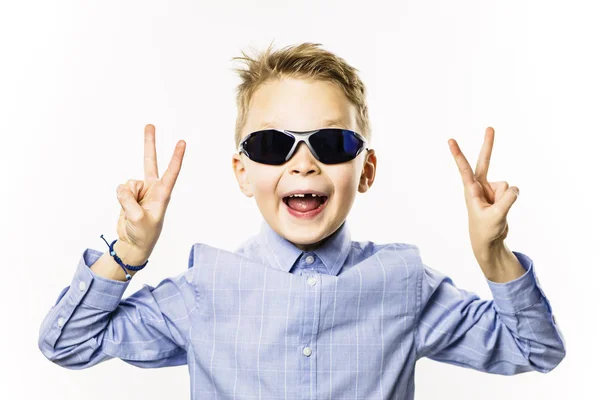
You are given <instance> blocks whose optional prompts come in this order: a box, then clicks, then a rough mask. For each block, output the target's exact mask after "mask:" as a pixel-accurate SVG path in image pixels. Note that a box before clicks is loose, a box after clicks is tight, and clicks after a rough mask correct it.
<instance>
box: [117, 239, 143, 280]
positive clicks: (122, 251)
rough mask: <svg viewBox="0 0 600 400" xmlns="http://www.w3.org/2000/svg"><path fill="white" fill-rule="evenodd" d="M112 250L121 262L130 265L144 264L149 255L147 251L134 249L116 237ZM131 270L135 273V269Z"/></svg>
mask: <svg viewBox="0 0 600 400" xmlns="http://www.w3.org/2000/svg"><path fill="white" fill-rule="evenodd" d="M113 250H114V251H115V253H117V256H119V258H120V259H121V262H122V263H123V264H125V265H131V266H133V267H137V266H139V265H142V264H144V263H145V262H146V261H147V260H148V257H149V256H150V255H149V254H148V253H147V252H144V251H141V250H139V249H136V248H134V247H132V246H131V245H129V244H128V243H127V242H123V241H122V240H121V239H118V240H117V241H116V242H115V244H114V245H113ZM128 271H129V269H128ZM131 272H134V273H135V272H136V271H131Z"/></svg>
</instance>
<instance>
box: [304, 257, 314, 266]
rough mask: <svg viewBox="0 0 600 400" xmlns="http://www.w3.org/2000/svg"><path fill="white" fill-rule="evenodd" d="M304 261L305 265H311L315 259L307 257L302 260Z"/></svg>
mask: <svg viewBox="0 0 600 400" xmlns="http://www.w3.org/2000/svg"><path fill="white" fill-rule="evenodd" d="M304 261H306V263H307V264H312V263H314V262H315V258H314V257H313V256H308V257H306V258H305V259H304Z"/></svg>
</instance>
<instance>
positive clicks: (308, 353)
mask: <svg viewBox="0 0 600 400" xmlns="http://www.w3.org/2000/svg"><path fill="white" fill-rule="evenodd" d="M302 354H304V355H305V356H306V357H308V356H310V355H311V354H312V350H311V349H310V347H308V346H307V347H305V348H303V349H302Z"/></svg>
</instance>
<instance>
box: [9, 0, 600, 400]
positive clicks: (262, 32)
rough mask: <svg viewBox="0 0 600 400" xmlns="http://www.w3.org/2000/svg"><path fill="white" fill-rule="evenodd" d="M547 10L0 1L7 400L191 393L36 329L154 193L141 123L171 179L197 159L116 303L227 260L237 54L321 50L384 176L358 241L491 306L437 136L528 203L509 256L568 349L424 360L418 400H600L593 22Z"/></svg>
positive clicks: (586, 8) (238, 199)
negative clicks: (78, 352)
mask: <svg viewBox="0 0 600 400" xmlns="http://www.w3.org/2000/svg"><path fill="white" fill-rule="evenodd" d="M595 7H596V5H595V4H594V2H593V1H589V2H579V1H571V2H568V3H567V2H548V1H514V2H513V1H510V2H507V1H493V2H480V1H475V0H473V1H452V2H449V1H442V0H440V1H394V2H389V3H378V2H374V1H370V2H366V1H362V2H358V1H327V2H321V1H320V2H291V1H282V0H272V1H266V0H265V1H252V2H249V1H219V2H217V1H210V2H209V1H173V0H170V1H135V2H134V1H85V2H80V1H55V2H44V1H35V2H33V1H22V2H3V3H2V5H0V135H1V141H0V167H1V169H0V171H1V174H2V175H1V176H2V182H1V185H0V190H1V191H2V192H1V194H0V201H1V212H2V220H1V222H0V233H1V238H0V239H1V242H0V246H1V251H2V261H1V264H0V265H1V268H2V276H3V277H2V279H1V280H0V285H1V286H0V289H1V290H0V299H1V307H2V322H1V329H0V339H1V340H0V346H1V350H2V364H1V368H2V370H1V374H0V398H2V399H33V398H36V399H65V400H70V399H73V400H74V399H81V398H86V399H88V400H93V399H106V398H111V399H114V400H117V399H123V400H124V399H149V400H151V399H164V398H168V399H187V398H189V376H188V371H187V367H185V366H180V367H174V368H162V369H140V368H136V367H134V366H131V365H128V364H126V363H124V362H122V361H121V360H118V359H112V360H109V361H106V362H104V363H101V364H99V365H97V366H95V367H93V368H90V369H86V370H78V371H74V370H67V369H63V368H61V367H59V366H57V365H54V364H52V363H51V362H50V361H48V360H47V359H45V358H44V356H43V355H42V353H41V352H40V351H39V350H38V347H37V340H38V333H39V327H40V324H41V322H42V320H43V318H44V316H45V315H46V313H47V312H48V311H49V310H50V307H51V306H52V305H53V304H54V302H55V301H56V299H57V297H58V295H59V293H60V291H61V290H62V289H63V288H64V287H66V286H67V285H68V284H69V283H70V281H71V278H72V276H73V274H74V272H75V268H76V266H77V262H78V260H79V257H80V256H81V254H82V252H83V251H84V250H85V249H86V248H88V247H89V248H94V249H97V250H102V251H105V250H106V244H105V243H104V241H103V240H102V239H101V238H100V235H101V234H104V235H105V236H106V237H107V238H108V239H107V240H109V241H110V240H113V239H114V238H116V223H117V218H118V215H119V211H120V205H119V203H118V201H117V198H116V187H117V185H118V184H120V183H124V182H125V181H127V179H143V131H144V126H145V125H146V124H148V123H152V124H154V125H155V126H156V138H157V154H158V163H159V173H160V174H161V175H162V173H163V172H164V170H165V168H166V166H167V163H168V161H169V159H170V157H171V155H172V152H173V149H174V146H175V144H176V143H177V141H178V140H179V139H184V140H185V141H186V142H187V149H186V154H185V158H184V161H183V166H182V170H181V173H180V175H179V179H178V181H177V184H176V186H175V190H174V192H173V197H172V199H171V203H170V205H169V209H168V211H167V214H166V220H165V225H164V228H163V232H162V235H161V238H160V240H159V242H158V244H157V246H156V248H155V251H154V253H153V254H152V256H151V259H150V262H149V264H148V267H147V268H146V269H145V270H144V271H143V272H141V273H139V274H138V275H136V276H135V277H134V280H133V281H132V282H131V284H130V286H129V288H128V289H127V292H126V293H125V296H129V295H131V294H132V293H133V292H135V291H137V290H139V289H140V288H141V287H142V285H143V284H149V285H152V286H155V285H156V284H158V282H160V281H161V280H162V279H163V278H165V277H168V276H174V275H177V274H179V273H180V272H182V271H184V270H185V269H186V268H187V260H188V254H189V250H190V248H191V246H192V244H193V243H196V242H201V243H207V244H210V245H213V246H218V247H221V248H224V249H228V250H233V249H234V248H235V247H236V246H237V245H238V244H239V243H241V242H242V241H243V240H245V239H246V238H247V237H248V236H249V235H252V234H254V233H256V231H257V230H258V228H259V223H260V221H261V215H260V213H259V211H258V209H257V207H256V205H255V203H254V200H253V199H248V198H246V197H245V196H243V195H242V194H241V193H240V191H239V189H238V187H237V184H236V181H235V178H234V174H233V171H232V168H231V154H232V153H233V151H234V142H233V132H234V124H235V117H236V107H235V97H234V94H235V86H236V85H237V83H238V77H237V76H236V74H235V73H234V72H233V68H234V67H240V66H241V64H240V63H238V62H233V61H232V60H231V59H232V58H233V57H235V56H241V51H242V50H244V51H246V52H251V53H252V52H253V51H254V50H263V49H264V48H266V47H267V46H268V44H269V43H271V42H272V41H273V42H274V45H275V47H276V48H281V47H283V46H287V45H292V44H299V43H302V42H316V43H322V44H323V47H324V48H326V49H328V50H330V51H333V52H334V53H336V54H338V55H339V56H341V57H343V58H345V59H346V60H347V61H348V62H349V63H350V64H352V65H353V66H355V67H356V68H358V69H359V71H360V72H359V73H360V76H361V78H362V79H363V81H364V82H365V84H366V86H367V91H368V104H369V107H370V117H371V122H372V125H373V142H372V147H373V148H375V150H376V154H377V156H378V169H377V176H376V180H375V183H374V185H373V187H372V190H370V191H369V192H368V193H366V194H359V195H358V196H357V200H356V202H355V204H354V207H353V209H352V212H351V214H350V216H349V218H348V222H349V223H350V226H351V228H352V234H353V239H354V240H371V241H374V242H378V243H382V242H405V243H413V244H416V245H418V246H419V248H420V251H421V254H422V256H423V260H424V262H426V263H427V264H428V265H430V266H433V267H434V268H436V269H439V270H441V271H443V272H445V273H447V274H449V275H450V276H451V277H452V278H453V280H454V282H455V284H456V285H457V286H459V287H461V288H465V289H468V290H472V291H475V292H477V293H478V294H479V295H480V296H481V297H482V298H491V293H490V291H489V288H488V286H487V283H486V281H485V278H484V276H483V274H482V272H481V270H480V268H479V266H478V265H477V263H476V260H475V258H474V256H473V253H472V251H471V247H470V242H469V236H468V226H467V213H466V206H465V203H464V197H463V187H462V182H461V179H460V175H459V173H458V170H457V167H456V165H455V162H454V160H453V158H452V156H451V153H450V150H449V148H448V144H447V141H448V139H449V138H454V139H456V140H457V141H458V144H459V146H461V148H462V150H463V152H464V153H465V155H466V156H467V159H468V160H469V162H470V163H471V165H472V166H473V168H474V167H475V163H476V161H477V156H478V154H479V150H480V148H481V145H482V143H483V137H484V132H485V128H486V127H487V126H492V127H493V128H494V129H495V130H496V137H495V144H494V149H493V152H492V161H491V167H490V170H489V175H488V178H489V180H490V181H501V180H505V181H507V182H508V183H509V184H510V185H516V186H518V187H519V188H520V191H521V194H520V197H519V198H518V200H517V202H516V203H515V205H514V206H513V207H512V209H511V211H510V213H509V217H508V218H509V224H510V233H509V235H508V238H507V240H506V243H507V245H508V247H509V248H510V249H511V250H516V251H521V252H523V253H525V254H527V255H529V256H530V257H531V258H532V259H533V261H534V263H535V266H536V271H537V274H538V278H539V281H540V284H541V286H542V288H543V290H544V292H545V293H546V295H547V296H548V298H549V300H550V303H551V305H552V307H553V309H554V312H555V315H556V321H557V323H558V324H559V326H560V328H561V330H562V332H563V334H564V336H565V338H566V344H567V356H566V358H565V359H564V360H563V362H562V363H561V364H560V365H559V366H558V367H557V368H556V369H555V370H554V371H552V372H550V373H549V374H541V373H537V372H530V373H526V374H522V375H517V376H512V377H505V376H499V375H490V374H484V373H481V372H477V371H474V370H469V369H465V368H460V367H455V366H451V365H447V364H442V363H438V362H434V361H431V360H428V359H422V360H420V361H419V362H418V363H417V369H416V378H415V379H416V388H417V389H416V398H417V399H439V398H440V399H441V398H443V399H490V400H491V399H503V400H504V399H506V398H515V399H567V398H568V399H575V398H576V399H592V398H600V397H598V396H600V392H599V391H598V388H597V384H596V381H595V380H596V379H597V377H598V372H600V371H599V368H598V362H597V361H598V357H600V352H599V351H598V346H597V339H598V328H599V324H598V317H599V312H598V308H597V298H598V297H597V296H598V295H597V290H598V289H597V282H598V279H599V278H600V274H599V272H598V269H599V267H600V262H599V257H598V249H599V248H600V246H599V241H600V236H599V235H598V231H597V227H598V223H599V222H600V221H599V216H598V204H599V201H598V195H599V194H600V191H599V189H598V184H599V180H598V172H599V171H600V163H599V162H598V157H597V156H596V154H597V152H598V145H599V144H600V140H599V139H598V135H599V134H600V130H599V129H598V123H597V117H598V115H599V111H600V101H599V99H598V93H600V79H599V74H598V71H600V62H599V60H598V38H599V37H600V29H599V24H598V21H597V16H598V15H599V14H598V10H597V9H595Z"/></svg>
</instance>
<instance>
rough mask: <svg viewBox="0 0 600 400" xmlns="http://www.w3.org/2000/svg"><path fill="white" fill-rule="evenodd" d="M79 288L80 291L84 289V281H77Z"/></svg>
mask: <svg viewBox="0 0 600 400" xmlns="http://www.w3.org/2000/svg"><path fill="white" fill-rule="evenodd" d="M79 290H81V291H82V292H83V291H84V290H85V282H84V281H81V282H79Z"/></svg>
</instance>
